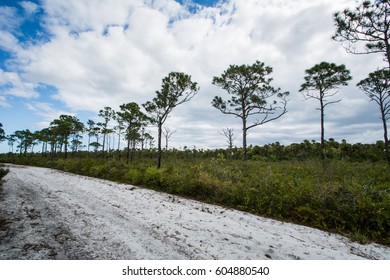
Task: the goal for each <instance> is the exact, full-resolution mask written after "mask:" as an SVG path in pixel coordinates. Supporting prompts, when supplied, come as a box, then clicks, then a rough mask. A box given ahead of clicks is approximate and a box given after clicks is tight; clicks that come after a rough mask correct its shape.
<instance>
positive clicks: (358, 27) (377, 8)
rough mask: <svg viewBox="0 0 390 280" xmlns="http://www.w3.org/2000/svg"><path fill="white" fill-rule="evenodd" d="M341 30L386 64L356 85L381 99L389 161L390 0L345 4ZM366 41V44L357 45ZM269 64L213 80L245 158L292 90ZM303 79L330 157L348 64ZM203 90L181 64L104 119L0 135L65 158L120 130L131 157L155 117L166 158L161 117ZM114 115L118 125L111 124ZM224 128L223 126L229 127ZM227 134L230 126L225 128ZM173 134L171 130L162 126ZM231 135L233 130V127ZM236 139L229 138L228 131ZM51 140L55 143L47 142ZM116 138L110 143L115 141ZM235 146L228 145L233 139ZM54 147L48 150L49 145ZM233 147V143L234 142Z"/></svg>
mask: <svg viewBox="0 0 390 280" xmlns="http://www.w3.org/2000/svg"><path fill="white" fill-rule="evenodd" d="M334 22H335V25H336V32H335V35H334V36H333V39H334V40H337V41H340V42H343V43H345V42H347V45H346V46H345V48H346V50H347V51H348V52H350V53H354V54H361V53H366V54H370V53H380V54H382V55H383V56H384V60H385V61H386V62H387V63H388V67H385V68H383V69H378V70H376V71H374V72H372V73H370V74H369V75H368V77H367V78H366V79H363V80H362V81H360V82H359V83H358V84H357V87H358V88H359V89H360V90H361V91H362V92H363V93H364V94H366V95H367V96H368V97H369V98H370V100H371V101H374V102H376V103H377V105H378V107H379V111H380V116H381V121H382V125H383V135H384V138H383V139H384V153H385V156H386V159H387V162H388V164H389V166H390V151H389V138H388V132H387V121H388V120H389V116H390V113H389V112H390V86H389V85H390V44H389V38H390V24H389V23H390V3H389V1H388V0H382V1H375V2H374V3H371V2H370V1H364V2H363V3H362V4H360V5H359V6H358V7H357V8H356V9H355V10H351V9H346V10H344V11H343V12H338V13H336V14H334ZM361 42H363V43H364V44H365V48H364V50H363V51H362V50H358V46H360V43H361ZM271 74H272V68H271V67H269V66H266V65H265V64H264V63H263V62H260V61H256V62H255V63H253V64H252V65H230V66H229V67H228V68H227V69H226V70H225V71H224V72H223V73H222V74H221V75H220V76H217V77H213V79H212V83H213V85H215V86H217V87H220V88H221V89H223V90H225V91H226V93H227V95H228V98H226V97H221V96H215V97H214V98H213V100H212V102H211V104H212V106H213V107H214V108H216V109H217V110H219V111H220V112H221V113H223V114H226V115H232V116H234V117H236V118H239V119H241V122H242V158H243V159H244V160H245V159H247V153H248V148H247V134H248V131H249V130H250V129H252V128H255V127H257V126H261V125H263V124H266V123H268V122H271V121H274V120H277V119H279V118H281V117H282V116H283V115H285V114H286V113H287V103H288V96H289V94H290V93H289V92H287V91H286V92H283V91H282V90H281V89H280V88H276V87H274V86H272V85H271V83H272V81H273V79H272V77H271V76H270V75H271ZM305 74H306V75H305V76H304V83H302V85H301V87H300V92H302V93H303V94H304V96H305V98H306V99H315V100H318V102H319V108H317V109H318V110H319V111H320V121H321V122H320V131H321V142H320V147H321V149H320V150H321V158H322V159H323V160H324V159H325V157H326V151H325V149H326V147H325V129H324V127H325V126H324V123H325V109H326V108H327V106H329V105H331V104H335V103H338V102H340V101H341V99H338V98H337V99H336V98H335V95H336V94H337V93H338V89H339V88H340V87H341V86H346V85H348V81H350V80H351V79H352V77H351V75H350V71H349V70H348V69H347V68H346V66H345V65H336V64H335V63H330V62H321V63H319V64H316V65H314V66H313V67H312V68H310V69H307V70H306V72H305ZM198 92H199V86H198V84H197V83H196V82H194V81H192V79H191V76H190V75H188V74H185V73H182V72H171V73H169V74H168V76H167V77H165V78H163V80H162V85H161V89H160V90H158V91H156V96H155V97H154V98H153V99H152V100H151V101H147V102H146V103H144V104H142V107H143V110H142V109H141V107H140V106H139V105H138V104H137V103H135V102H131V103H125V104H122V105H121V106H120V110H119V111H118V112H115V111H114V110H113V109H112V108H111V107H105V108H103V109H102V110H100V111H99V114H98V116H99V117H100V118H101V119H102V121H101V122H98V123H96V122H95V121H93V120H88V122H87V126H85V125H84V124H83V123H82V122H81V121H80V120H79V119H78V118H77V117H75V116H70V115H61V116H60V117H59V118H58V119H55V120H53V121H52V122H51V123H50V127H48V128H45V129H42V130H40V131H37V132H34V133H33V132H31V131H30V130H28V129H27V130H21V131H15V132H14V133H13V134H10V135H8V136H5V132H4V130H3V129H2V125H1V126H0V139H1V140H8V143H9V145H10V147H11V150H12V152H13V147H14V144H15V143H17V148H18V149H19V153H20V154H21V155H22V154H26V153H27V151H28V150H29V149H30V150H31V151H32V150H33V148H34V146H35V145H36V144H37V143H39V142H40V143H42V153H43V154H47V153H50V154H51V155H53V154H56V153H63V154H64V157H65V158H66V157H67V155H68V151H69V148H70V150H71V151H73V152H77V151H78V150H79V149H80V147H81V146H82V141H81V139H82V134H83V133H87V135H88V145H87V148H88V151H90V148H93V150H94V151H95V152H96V151H98V150H99V149H101V152H102V154H104V153H105V152H106V150H107V145H108V141H109V137H108V135H110V134H113V133H116V134H117V136H118V148H117V151H118V157H120V153H119V150H120V140H121V137H122V136H123V137H124V139H125V140H126V141H127V147H126V151H127V154H126V160H127V162H129V161H131V160H132V157H133V151H134V150H135V147H136V145H137V144H140V145H141V150H143V149H144V147H145V146H146V144H147V143H148V142H149V143H151V142H152V141H153V137H152V136H151V135H150V133H148V132H146V129H145V128H146V126H147V125H148V124H152V125H154V126H156V127H157V131H158V132H157V135H158V136H157V167H158V168H160V166H161V159H162V151H163V147H162V137H163V134H164V130H163V127H164V123H165V121H166V120H167V118H168V116H169V115H170V114H171V112H172V111H173V109H174V108H175V107H177V106H179V105H181V104H183V103H186V102H188V101H190V100H191V99H192V98H193V97H194V96H195V95H196V94H197V93H198ZM112 121H116V125H115V126H114V127H110V126H109V124H110V123H111V122H112ZM225 133H226V134H225ZM224 134H225V136H226V135H227V137H229V131H225V132H224ZM165 137H166V140H167V141H168V139H169V137H170V136H169V131H168V130H166V131H165ZM230 137H232V135H230ZM230 140H232V139H230ZM49 145H50V147H49ZM111 145H112V143H111ZM229 146H231V145H229ZM49 148H50V150H49ZM230 148H231V147H230Z"/></svg>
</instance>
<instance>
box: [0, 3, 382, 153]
mask: <svg viewBox="0 0 390 280" xmlns="http://www.w3.org/2000/svg"><path fill="white" fill-rule="evenodd" d="M347 5H352V6H353V5H355V1H352V0H351V1H337V0H333V1H329V0H320V1H309V0H296V1H282V0H269V1H264V0H248V1H240V0H230V1H227V2H221V3H220V4H219V5H217V6H216V7H209V8H206V7H204V8H200V9H199V10H198V12H197V13H195V14H191V13H189V12H188V11H186V10H185V8H184V7H183V6H180V5H179V4H178V3H177V2H175V1H173V0H158V1H157V0H154V1H152V0H147V1H139V0H132V1H131V0H116V1H109V0H100V1H91V0H80V1H48V0H46V1H43V5H42V8H43V9H44V10H45V18H44V26H45V28H46V29H47V30H48V31H49V32H50V33H51V35H52V37H51V39H50V41H48V42H43V43H41V44H35V45H31V46H28V47H25V48H23V49H22V48H20V47H19V46H18V43H17V42H15V41H13V40H14V38H12V37H10V36H9V35H10V34H9V33H7V34H3V38H5V39H6V40H5V41H4V42H7V43H3V44H4V45H5V46H6V47H7V48H8V49H13V50H14V51H15V52H16V53H17V59H18V61H19V63H20V65H19V66H20V67H21V69H22V70H23V72H24V74H23V78H24V79H27V80H29V81H30V82H31V85H33V84H38V83H45V84H49V85H52V86H54V87H56V88H57V89H58V92H57V93H56V95H55V98H56V99H57V100H60V101H61V102H63V103H64V104H65V105H66V106H67V107H68V108H69V110H70V111H73V112H77V111H80V110H91V111H94V112H96V113H97V112H98V110H99V109H101V108H103V107H104V106H111V107H113V108H116V107H118V106H119V105H120V104H122V103H127V102H132V101H135V102H138V103H140V104H142V103H144V102H145V101H147V100H150V99H152V98H153V97H154V94H155V91H156V90H158V89H159V88H160V85H161V79H162V78H163V77H164V76H166V75H167V74H168V73H169V72H170V71H184V72H186V73H188V74H190V75H192V77H193V79H194V80H195V81H197V82H198V83H199V85H200V87H201V90H200V92H199V94H198V95H197V96H196V97H195V98H194V99H193V101H191V102H190V103H188V104H184V105H182V106H181V108H180V109H179V108H177V110H174V111H173V113H172V116H171V118H170V119H169V120H168V122H169V124H170V125H174V126H175V128H176V129H177V133H176V134H175V135H174V138H176V139H181V141H186V142H187V143H186V144H187V145H188V146H190V145H191V143H188V142H190V141H192V142H193V144H196V143H205V146H207V144H206V142H207V143H209V144H208V145H209V146H216V145H218V143H220V145H221V146H224V145H225V144H224V139H223V137H221V136H220V135H218V131H215V133H214V134H215V135H214V136H210V134H211V131H212V130H213V129H215V130H220V129H221V128H222V127H227V126H229V127H231V126H234V127H236V128H238V129H237V130H236V131H237V135H240V134H241V132H239V127H240V122H239V120H238V119H234V118H232V117H231V116H224V115H222V114H221V113H220V112H218V111H217V110H216V109H214V108H212V107H211V104H210V102H211V100H212V98H213V97H214V96H215V95H224V96H226V95H225V93H224V92H223V91H221V90H220V89H218V88H217V87H215V86H213V85H211V81H212V78H213V76H218V75H220V74H221V73H222V72H223V71H224V70H225V69H226V68H227V67H228V66H229V65H230V64H244V63H245V64H252V63H254V62H255V61H256V60H260V61H264V62H265V63H266V65H269V66H271V67H273V69H274V73H273V74H272V77H274V85H275V86H277V87H279V86H280V87H281V88H282V90H283V91H290V92H291V96H290V99H291V102H290V104H289V106H288V111H289V113H288V114H286V115H285V116H284V117H283V118H282V119H280V120H279V121H278V122H275V123H269V124H267V125H265V126H263V127H260V128H256V129H254V130H253V131H251V132H250V141H251V143H264V142H268V141H278V138H282V139H289V140H290V141H301V140H303V139H306V138H311V137H313V136H314V135H315V131H318V130H319V126H318V122H317V119H318V118H319V115H318V111H316V110H315V107H316V104H314V107H313V103H310V102H305V101H303V98H302V96H301V94H299V93H298V90H299V86H300V84H301V83H303V76H304V71H305V69H308V68H311V67H312V66H314V64H317V63H319V62H321V61H330V62H336V63H345V64H347V67H348V68H350V69H351V71H352V75H353V76H356V77H364V76H366V75H367V74H368V72H369V71H372V70H375V67H376V66H377V65H378V61H380V58H379V59H376V58H374V57H375V56H369V57H368V56H361V57H358V56H352V55H348V54H346V53H345V51H344V50H343V49H342V48H341V46H340V44H339V43H336V42H333V41H332V40H331V38H330V37H331V35H332V33H333V32H334V26H333V22H332V13H333V12H335V11H338V10H342V9H344V8H345V7H346V6H347ZM31 10H33V9H31ZM0 36H1V33H0ZM7 36H8V37H7ZM0 42H1V40H0ZM379 63H380V62H379ZM361 65H364V67H361ZM356 82H357V81H354V82H353V83H351V86H350V87H347V88H344V89H341V92H340V94H345V95H346V96H347V97H348V98H347V99H346V100H343V103H340V107H339V108H343V110H344V111H345V112H347V111H348V112H349V113H348V115H349V117H350V118H353V117H355V118H356V119H357V120H359V121H361V122H364V121H365V120H364V119H363V118H362V117H361V116H360V111H359V110H361V108H362V107H361V106H354V105H353V104H360V103H359V102H365V101H366V100H365V99H364V95H363V94H360V93H356V91H357V90H356V88H355V87H354V85H355V84H356ZM27 87H28V86H27ZM343 92H344V93H343ZM351 100H352V102H349V101H351ZM341 104H342V105H341ZM334 106H339V104H336V105H334ZM363 107H364V106H363ZM335 122H336V124H335V126H337V125H339V126H341V124H337V120H335ZM206 124H207V125H206ZM192 125H194V127H193V126H192ZM194 131H196V133H195V134H194ZM351 133H352V132H351ZM353 133H355V135H356V133H358V132H353ZM192 135H195V136H192ZM273 136H274V138H273ZM329 137H332V135H329ZM352 137H355V136H351V138H352ZM355 138H356V137H355ZM185 139H187V140H185ZM205 139H207V140H205ZM272 139H273V140H272ZM236 141H237V142H238V141H239V137H238V138H237V140H236ZM279 141H280V140H279ZM286 141H288V140H286ZM173 142H174V140H173ZM280 142H283V141H280ZM176 143H177V145H179V141H177V142H176Z"/></svg>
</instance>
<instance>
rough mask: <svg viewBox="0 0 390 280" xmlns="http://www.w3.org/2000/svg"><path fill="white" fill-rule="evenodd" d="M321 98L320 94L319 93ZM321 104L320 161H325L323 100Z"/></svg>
mask: <svg viewBox="0 0 390 280" xmlns="http://www.w3.org/2000/svg"><path fill="white" fill-rule="evenodd" d="M321 96H322V93H321ZM320 103H321V159H322V160H325V128H324V122H325V114H324V109H325V107H324V100H323V99H322V97H321V99H320Z"/></svg>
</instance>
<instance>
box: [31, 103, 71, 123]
mask: <svg viewBox="0 0 390 280" xmlns="http://www.w3.org/2000/svg"><path fill="white" fill-rule="evenodd" d="M25 106H26V108H27V109H29V110H30V111H32V112H34V113H35V114H36V115H38V116H41V117H42V119H43V122H39V123H38V126H37V127H38V128H39V129H42V128H45V127H48V124H50V122H51V121H53V120H54V119H58V118H59V116H60V115H75V113H71V112H68V111H65V110H59V109H58V108H55V107H54V106H53V105H52V104H50V103H47V102H27V103H25Z"/></svg>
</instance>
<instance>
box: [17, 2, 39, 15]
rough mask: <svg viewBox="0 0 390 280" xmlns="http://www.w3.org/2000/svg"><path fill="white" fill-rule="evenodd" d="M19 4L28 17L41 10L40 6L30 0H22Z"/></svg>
mask: <svg viewBox="0 0 390 280" xmlns="http://www.w3.org/2000/svg"><path fill="white" fill-rule="evenodd" d="M19 5H20V6H21V7H22V8H23V10H24V13H25V14H26V15H27V16H28V17H31V16H33V15H34V14H35V13H36V12H37V11H38V10H39V6H38V5H37V4H35V3H33V2H30V1H22V2H20V4H19Z"/></svg>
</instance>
